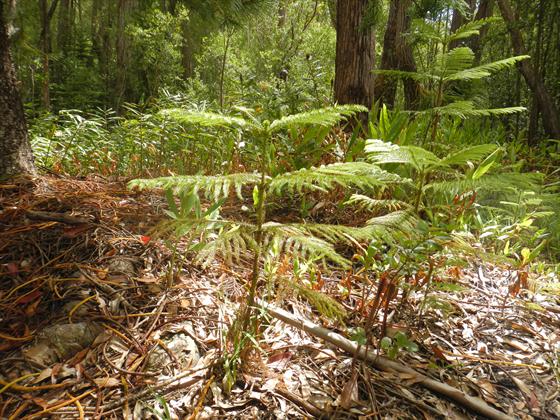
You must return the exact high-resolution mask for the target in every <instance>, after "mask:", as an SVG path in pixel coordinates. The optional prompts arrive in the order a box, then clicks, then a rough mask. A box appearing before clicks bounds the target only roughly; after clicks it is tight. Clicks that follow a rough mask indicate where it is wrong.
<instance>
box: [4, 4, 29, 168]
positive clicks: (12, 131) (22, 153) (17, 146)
mask: <svg viewBox="0 0 560 420" xmlns="http://www.w3.org/2000/svg"><path fill="white" fill-rule="evenodd" d="M0 116H1V117H0V176H1V177H3V176H6V175H15V174H20V173H30V174H33V173H35V166H34V164H33V154H32V152H31V147H30V145H29V141H28V138H27V126H26V123H25V115H24V113H23V105H22V103H21V98H20V95H19V92H18V89H17V80H16V73H15V70H14V66H13V63H12V57H11V55H10V39H9V36H8V30H7V27H6V24H5V22H4V0H0Z"/></svg>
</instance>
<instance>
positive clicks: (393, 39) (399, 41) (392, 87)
mask: <svg viewBox="0 0 560 420" xmlns="http://www.w3.org/2000/svg"><path fill="white" fill-rule="evenodd" d="M411 3H412V1H411V0H392V1H391V5H390V8H389V18H388V21H387V29H386V31H385V37H384V39H383V53H382V55H381V68H382V69H383V70H403V71H410V72H416V63H415V62H414V54H413V52H412V48H411V47H410V45H409V44H408V43H407V42H406V39H405V38H404V36H403V34H404V33H406V32H407V31H408V30H409V29H410V16H409V14H408V9H409V7H410V5H411ZM403 83H404V93H405V107H406V109H414V108H415V107H416V105H417V102H418V91H419V89H418V84H417V83H416V82H415V81H414V80H412V79H405V80H404V82H403ZM397 84H398V80H397V79H395V78H393V77H386V76H384V75H381V74H380V75H378V76H377V77H376V78H375V99H376V100H377V99H380V100H381V103H383V104H385V105H387V106H388V107H389V108H392V107H394V105H395V96H396V93H397Z"/></svg>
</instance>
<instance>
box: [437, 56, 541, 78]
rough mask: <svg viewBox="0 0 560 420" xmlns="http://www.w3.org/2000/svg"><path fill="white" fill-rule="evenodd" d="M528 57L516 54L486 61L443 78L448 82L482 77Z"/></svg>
mask: <svg viewBox="0 0 560 420" xmlns="http://www.w3.org/2000/svg"><path fill="white" fill-rule="evenodd" d="M456 49H457V48H456ZM453 51H455V50H453ZM528 58H531V57H530V56H528V55H518V56H515V57H509V58H504V59H503V60H498V61H494V62H492V63H487V64H483V65H481V66H477V67H472V68H470V69H465V70H461V71H458V72H456V73H453V74H450V75H448V76H446V77H445V78H444V80H445V81H446V82H449V81H453V80H458V81H462V80H476V79H483V78H484V77H488V76H490V75H491V74H492V73H495V72H497V71H500V70H504V69H507V68H510V67H512V66H514V65H515V64H517V63H519V62H520V61H523V60H526V59H528Z"/></svg>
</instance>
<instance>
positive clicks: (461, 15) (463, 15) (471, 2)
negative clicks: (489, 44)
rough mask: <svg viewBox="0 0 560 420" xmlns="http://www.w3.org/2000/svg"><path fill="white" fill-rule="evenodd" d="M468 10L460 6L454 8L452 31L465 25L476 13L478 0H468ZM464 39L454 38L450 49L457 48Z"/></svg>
mask: <svg viewBox="0 0 560 420" xmlns="http://www.w3.org/2000/svg"><path fill="white" fill-rule="evenodd" d="M466 3H467V6H468V10H463V9H460V8H455V9H453V17H452V18H451V28H450V32H451V33H454V32H456V31H457V29H459V28H460V27H461V26H463V25H464V24H465V23H467V22H468V19H469V18H470V17H472V15H474V11H475V8H476V1H475V0H467V2H466ZM462 41H463V40H454V41H452V42H450V43H449V49H450V50H452V49H453V48H457V47H458V46H460V45H461V43H462Z"/></svg>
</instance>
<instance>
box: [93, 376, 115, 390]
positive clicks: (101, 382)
mask: <svg viewBox="0 0 560 420" xmlns="http://www.w3.org/2000/svg"><path fill="white" fill-rule="evenodd" d="M93 382H95V384H96V385H97V386H98V387H99V388H114V387H117V386H120V384H121V383H120V381H119V380H118V379H117V378H95V379H94V380H93Z"/></svg>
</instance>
